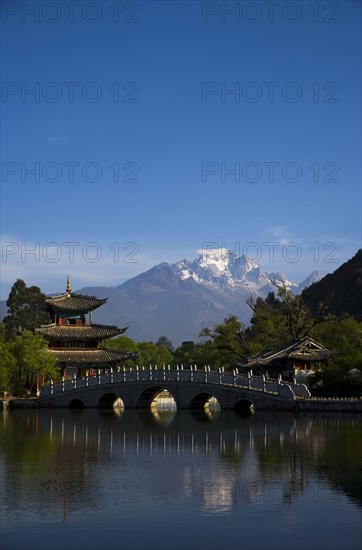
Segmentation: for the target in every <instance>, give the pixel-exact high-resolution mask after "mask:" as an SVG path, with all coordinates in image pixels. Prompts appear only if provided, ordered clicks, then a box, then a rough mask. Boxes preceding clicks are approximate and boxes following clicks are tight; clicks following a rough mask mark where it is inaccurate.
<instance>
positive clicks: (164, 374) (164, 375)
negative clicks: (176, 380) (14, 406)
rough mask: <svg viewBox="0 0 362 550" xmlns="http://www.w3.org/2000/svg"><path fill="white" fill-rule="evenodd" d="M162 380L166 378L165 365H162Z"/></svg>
mask: <svg viewBox="0 0 362 550" xmlns="http://www.w3.org/2000/svg"><path fill="white" fill-rule="evenodd" d="M163 380H164V381H165V380H166V367H165V365H163Z"/></svg>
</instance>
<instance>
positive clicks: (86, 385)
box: [85, 376, 88, 388]
mask: <svg viewBox="0 0 362 550" xmlns="http://www.w3.org/2000/svg"><path fill="white" fill-rule="evenodd" d="M85 387H86V388H88V376H86V377H85Z"/></svg>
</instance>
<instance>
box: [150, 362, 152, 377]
mask: <svg viewBox="0 0 362 550" xmlns="http://www.w3.org/2000/svg"><path fill="white" fill-rule="evenodd" d="M151 380H152V366H151V365H150V381H151Z"/></svg>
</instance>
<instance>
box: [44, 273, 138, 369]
mask: <svg viewBox="0 0 362 550" xmlns="http://www.w3.org/2000/svg"><path fill="white" fill-rule="evenodd" d="M45 301H46V305H47V307H48V309H49V312H50V314H51V317H52V321H53V322H52V323H51V324H50V325H43V326H41V327H40V328H38V329H36V330H37V332H39V333H40V334H42V335H43V336H44V337H45V338H46V339H47V340H48V341H49V351H50V352H51V353H52V354H54V356H55V357H56V360H57V362H58V365H59V366H60V367H62V369H63V375H64V376H65V377H66V376H69V375H71V376H73V375H74V374H76V375H77V376H85V375H91V374H92V373H94V370H98V369H107V368H108V369H109V368H110V367H114V366H116V365H117V364H119V363H120V362H121V361H122V360H124V359H126V358H127V357H128V356H129V354H127V352H121V351H116V350H111V349H100V347H99V344H100V342H102V341H104V340H107V339H108V338H112V337H113V336H118V335H120V334H122V333H123V332H125V331H126V330H127V328H118V327H116V326H108V325H99V324H95V323H92V311H94V310H95V309H97V308H98V307H100V306H102V305H103V304H105V303H106V301H107V298H104V299H100V298H97V297H96V296H87V295H85V294H76V293H74V292H72V290H71V288H70V280H69V276H68V278H67V288H66V291H65V293H64V294H60V295H58V296H50V297H48V298H46V300H45ZM87 315H88V316H89V322H88V323H87Z"/></svg>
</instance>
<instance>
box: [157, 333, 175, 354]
mask: <svg viewBox="0 0 362 550" xmlns="http://www.w3.org/2000/svg"><path fill="white" fill-rule="evenodd" d="M156 346H158V347H164V348H166V349H168V351H169V352H170V353H173V352H174V351H175V348H174V347H173V344H172V342H171V340H170V339H169V338H167V336H160V337H159V339H158V340H157V342H156Z"/></svg>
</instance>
